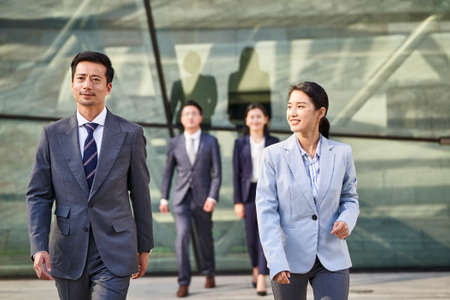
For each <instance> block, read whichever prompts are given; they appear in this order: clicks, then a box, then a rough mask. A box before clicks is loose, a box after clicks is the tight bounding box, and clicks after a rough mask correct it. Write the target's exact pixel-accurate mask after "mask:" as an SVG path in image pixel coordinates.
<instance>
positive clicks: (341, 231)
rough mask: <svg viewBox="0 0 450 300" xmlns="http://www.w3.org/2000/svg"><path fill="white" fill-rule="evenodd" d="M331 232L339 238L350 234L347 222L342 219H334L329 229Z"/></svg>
mask: <svg viewBox="0 0 450 300" xmlns="http://www.w3.org/2000/svg"><path fill="white" fill-rule="evenodd" d="M331 234H334V235H335V236H337V237H338V238H340V239H341V240H343V239H345V238H347V237H348V236H349V235H350V232H349V231H348V226H347V223H345V222H344V221H336V222H335V223H334V225H333V229H332V230H331Z"/></svg>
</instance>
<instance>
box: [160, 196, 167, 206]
mask: <svg viewBox="0 0 450 300" xmlns="http://www.w3.org/2000/svg"><path fill="white" fill-rule="evenodd" d="M159 204H160V205H161V204H162V205H169V201H167V199H164V198H162V199H161V200H159Z"/></svg>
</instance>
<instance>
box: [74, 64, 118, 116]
mask: <svg viewBox="0 0 450 300" xmlns="http://www.w3.org/2000/svg"><path fill="white" fill-rule="evenodd" d="M111 88H112V84H111V82H110V83H106V67H105V66H104V65H102V64H100V63H95V62H90V61H81V62H79V63H78V65H77V67H76V68H75V73H74V76H73V80H72V91H73V97H74V98H75V100H76V101H77V104H78V105H81V106H84V107H97V108H99V109H100V108H103V107H104V106H105V97H106V96H107V95H109V93H110V92H111Z"/></svg>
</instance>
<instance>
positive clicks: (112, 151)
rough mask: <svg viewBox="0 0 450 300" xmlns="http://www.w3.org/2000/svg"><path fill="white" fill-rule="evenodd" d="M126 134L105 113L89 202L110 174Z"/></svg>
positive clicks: (116, 122) (113, 117) (111, 117)
mask: <svg viewBox="0 0 450 300" xmlns="http://www.w3.org/2000/svg"><path fill="white" fill-rule="evenodd" d="M125 136H126V133H125V132H122V131H121V129H120V125H119V122H118V121H117V120H116V118H115V116H114V115H113V114H111V113H110V112H109V111H108V112H107V113H106V119H105V127H104V128H103V137H102V147H101V149H100V158H99V160H98V164H97V171H96V173H95V177H94V182H93V183H92V189H91V193H90V195H89V200H90V199H92V197H93V196H94V195H95V193H96V192H97V191H98V189H99V188H100V186H101V185H102V183H103V182H104V181H105V179H106V177H107V175H108V173H109V172H110V170H111V168H112V166H113V165H114V162H115V161H116V159H117V155H118V154H119V152H120V148H121V146H122V144H123V142H124V140H125Z"/></svg>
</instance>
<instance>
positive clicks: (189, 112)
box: [181, 105, 203, 130]
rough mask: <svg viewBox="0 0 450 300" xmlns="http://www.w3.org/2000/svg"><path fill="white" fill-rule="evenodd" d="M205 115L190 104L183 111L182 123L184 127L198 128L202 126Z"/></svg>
mask: <svg viewBox="0 0 450 300" xmlns="http://www.w3.org/2000/svg"><path fill="white" fill-rule="evenodd" d="M202 121H203V117H202V115H201V114H200V111H199V110H198V108H197V107H195V106H193V105H188V106H185V107H184V108H183V110H182V111H181V124H182V125H183V127H184V129H188V130H196V129H198V128H200V124H201V123H202Z"/></svg>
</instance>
